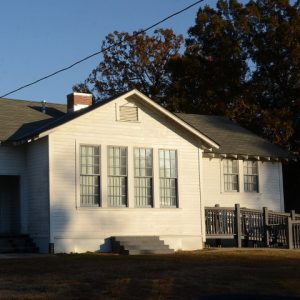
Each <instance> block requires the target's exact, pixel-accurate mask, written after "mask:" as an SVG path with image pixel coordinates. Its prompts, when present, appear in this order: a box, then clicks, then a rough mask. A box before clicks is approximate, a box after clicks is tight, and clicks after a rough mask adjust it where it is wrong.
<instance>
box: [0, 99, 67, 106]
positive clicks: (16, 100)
mask: <svg viewBox="0 0 300 300" xmlns="http://www.w3.org/2000/svg"><path fill="white" fill-rule="evenodd" d="M2 100H4V101H14V102H23V103H24V102H29V103H41V102H42V101H43V100H25V99H12V98H0V101H2ZM45 101H46V104H54V105H61V106H67V105H66V104H65V103H56V102H48V101H47V100H45Z"/></svg>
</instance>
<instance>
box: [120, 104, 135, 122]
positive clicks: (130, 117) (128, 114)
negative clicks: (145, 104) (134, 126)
mask: <svg viewBox="0 0 300 300" xmlns="http://www.w3.org/2000/svg"><path fill="white" fill-rule="evenodd" d="M119 120H120V121H124V122H131V121H138V108H137V107H136V106H129V105H122V106H120V119H119Z"/></svg>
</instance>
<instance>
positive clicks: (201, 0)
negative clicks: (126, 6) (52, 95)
mask: <svg viewBox="0 0 300 300" xmlns="http://www.w3.org/2000/svg"><path fill="white" fill-rule="evenodd" d="M203 1H204V0H199V1H196V2H194V3H193V4H191V5H189V6H187V7H185V8H183V9H181V10H179V11H177V12H175V13H173V14H171V15H169V16H168V17H166V18H164V19H162V20H160V21H158V22H156V23H155V24H153V25H151V26H149V27H147V28H146V29H142V30H140V31H137V32H136V33H134V34H133V37H135V36H137V35H139V34H142V33H145V32H147V31H148V30H150V29H152V28H154V27H156V26H157V25H159V24H161V23H163V22H165V21H167V20H169V19H171V18H173V17H175V16H177V15H179V14H181V13H183V12H184V11H186V10H188V9H190V8H192V7H193V6H195V5H197V4H199V3H201V2H203ZM122 42H123V41H120V42H117V43H114V44H113V45H110V46H108V47H106V48H104V49H101V50H100V51H97V52H95V53H93V54H90V55H88V56H86V57H85V58H82V59H80V60H78V61H76V62H74V63H73V64H71V65H69V66H67V67H65V68H62V69H59V70H57V71H55V72H53V73H51V74H49V75H46V76H44V77H41V78H40V79H37V80H35V81H33V82H30V83H28V84H25V85H23V86H21V87H19V88H17V89H15V90H12V91H10V92H8V93H6V94H4V95H2V96H0V98H3V97H6V96H8V95H10V94H13V93H15V92H18V91H20V90H22V89H25V88H27V87H29V86H31V85H34V84H37V83H38V82H40V81H43V80H46V79H48V78H50V77H53V76H55V75H56V74H59V73H62V72H64V71H67V70H69V69H71V68H73V67H74V66H76V65H78V64H80V63H82V62H84V61H86V60H88V59H90V58H92V57H94V56H97V55H99V54H101V53H103V52H105V51H107V50H110V49H111V48H112V47H115V46H118V45H120V44H122Z"/></svg>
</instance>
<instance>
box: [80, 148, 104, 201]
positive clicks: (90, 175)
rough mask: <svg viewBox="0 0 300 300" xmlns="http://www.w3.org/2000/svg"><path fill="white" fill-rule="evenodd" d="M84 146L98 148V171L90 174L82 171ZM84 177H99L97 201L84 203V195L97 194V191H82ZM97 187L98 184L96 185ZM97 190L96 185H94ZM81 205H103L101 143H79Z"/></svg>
mask: <svg viewBox="0 0 300 300" xmlns="http://www.w3.org/2000/svg"><path fill="white" fill-rule="evenodd" d="M82 147H94V148H98V153H99V154H98V170H99V172H98V173H91V174H89V173H88V172H87V173H84V172H82V165H83V164H82ZM84 177H97V181H98V200H97V203H83V202H84V201H83V198H82V197H83V196H91V197H92V196H95V193H93V194H91V195H88V194H86V195H83V193H82V182H81V180H82V179H83V178H84ZM96 187H97V186H96ZM94 191H95V187H94ZM79 206H80V207H100V206H101V146H100V145H95V144H86V143H85V144H79Z"/></svg>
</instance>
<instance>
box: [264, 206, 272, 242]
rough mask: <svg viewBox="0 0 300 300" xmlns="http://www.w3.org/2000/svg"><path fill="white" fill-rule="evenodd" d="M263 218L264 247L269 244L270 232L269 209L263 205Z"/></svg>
mask: <svg viewBox="0 0 300 300" xmlns="http://www.w3.org/2000/svg"><path fill="white" fill-rule="evenodd" d="M263 220H264V244H265V247H269V246H270V232H269V210H268V208H267V207H263Z"/></svg>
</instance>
